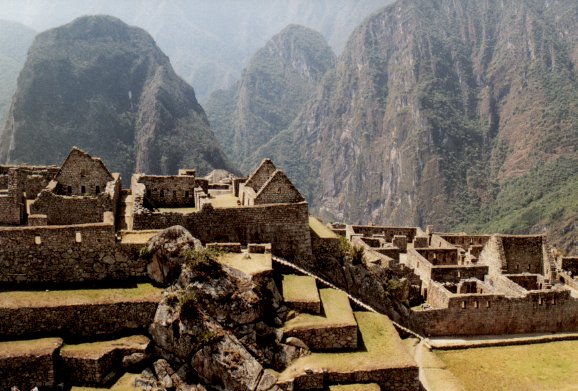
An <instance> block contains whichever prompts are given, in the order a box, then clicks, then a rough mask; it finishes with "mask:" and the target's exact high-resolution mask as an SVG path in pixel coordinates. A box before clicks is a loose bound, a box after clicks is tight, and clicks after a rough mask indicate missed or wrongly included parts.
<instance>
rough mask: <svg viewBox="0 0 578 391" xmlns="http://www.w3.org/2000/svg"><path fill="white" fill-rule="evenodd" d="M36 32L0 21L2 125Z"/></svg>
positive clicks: (0, 103) (0, 118) (0, 114)
mask: <svg viewBox="0 0 578 391" xmlns="http://www.w3.org/2000/svg"><path fill="white" fill-rule="evenodd" d="M34 35H36V31H34V30H33V29H31V28H30V27H27V26H25V25H23V24H20V23H15V22H10V21H7V20H1V19H0V124H4V120H5V115H6V113H7V112H8V108H9V107H10V100H11V99H12V95H14V91H15V90H16V79H17V78H18V74H19V73H20V70H21V69H22V66H23V65H24V62H25V61H26V52H27V51H28V48H29V47H30V44H31V43H32V40H33V39H34Z"/></svg>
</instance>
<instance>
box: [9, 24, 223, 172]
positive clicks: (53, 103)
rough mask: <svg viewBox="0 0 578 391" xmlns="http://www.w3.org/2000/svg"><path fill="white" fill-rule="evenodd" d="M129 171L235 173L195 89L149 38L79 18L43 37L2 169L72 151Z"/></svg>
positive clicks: (26, 72)
mask: <svg viewBox="0 0 578 391" xmlns="http://www.w3.org/2000/svg"><path fill="white" fill-rule="evenodd" d="M74 145H76V146H78V147H82V148H84V149H86V150H87V151H90V152H91V153H92V154H94V155H96V156H100V157H101V158H102V159H103V160H104V161H105V162H106V163H107V165H108V166H109V167H110V168H111V170H113V171H116V170H119V171H120V172H121V173H122V174H123V176H124V178H125V180H127V179H128V178H130V176H129V175H130V173H132V172H134V171H142V172H148V173H163V174H167V173H176V170H177V168H178V167H183V166H188V167H196V168H197V169H198V170H199V171H205V172H206V171H208V170H210V169H212V168H229V166H228V163H227V162H226V160H225V157H224V155H223V154H222V152H221V149H220V147H219V145H218V142H217V140H216V139H215V137H214V134H213V133H212V131H211V129H210V128H209V123H208V121H207V118H206V115H205V113H204V111H203V109H202V107H201V106H200V105H199V104H198V103H197V100H196V98H195V93H194V91H193V88H192V87H190V86H189V85H188V84H186V83H185V82H184V81H183V80H182V79H180V78H179V77H178V76H177V75H176V74H175V73H174V71H173V69H172V67H171V65H170V62H169V59H168V58H167V57H166V56H165V55H164V54H163V53H162V52H161V51H160V49H159V48H158V47H157V46H156V45H155V42H154V40H153V39H152V38H151V37H150V36H149V35H148V33H146V32H145V31H144V30H141V29H140V28H135V27H129V26H127V25H126V24H124V23H123V22H122V21H120V20H119V19H116V18H113V17H109V16H89V17H81V18H78V19H76V20H74V21H73V22H71V23H69V24H67V25H65V26H62V27H59V28H56V29H52V30H49V31H46V32H44V33H42V34H39V35H38V36H37V37H36V39H35V40H34V43H33V44H32V47H31V48H30V51H29V53H28V58H27V60H26V64H25V66H24V69H23V70H22V72H21V74H20V76H19V79H18V87H17V91H16V94H15V96H14V100H13V103H12V107H11V109H10V113H9V117H8V120H7V122H6V125H5V127H4V131H3V133H2V135H1V137H0V161H2V162H4V161H8V162H29V163H39V164H47V163H58V162H60V161H62V159H63V158H64V157H65V156H66V154H67V153H68V151H69V149H70V147H71V146H74Z"/></svg>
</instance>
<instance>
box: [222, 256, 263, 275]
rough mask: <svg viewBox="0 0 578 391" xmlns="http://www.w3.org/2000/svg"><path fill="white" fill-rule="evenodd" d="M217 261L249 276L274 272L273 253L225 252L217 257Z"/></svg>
mask: <svg viewBox="0 0 578 391" xmlns="http://www.w3.org/2000/svg"><path fill="white" fill-rule="evenodd" d="M217 262H219V263H221V264H223V265H227V266H229V267H232V268H233V269H237V270H239V271H240V272H242V273H244V274H245V275H247V276H249V277H256V276H259V275H261V274H269V273H272V272H273V261H272V259H271V254H258V253H247V252H240V253H223V254H221V255H219V257H218V258H217Z"/></svg>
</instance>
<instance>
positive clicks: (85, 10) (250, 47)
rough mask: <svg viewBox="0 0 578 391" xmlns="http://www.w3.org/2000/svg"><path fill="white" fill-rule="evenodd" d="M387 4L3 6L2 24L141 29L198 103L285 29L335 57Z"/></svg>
mask: <svg viewBox="0 0 578 391" xmlns="http://www.w3.org/2000/svg"><path fill="white" fill-rule="evenodd" d="M390 2H391V0H291V1H286V0H251V1H238V0H220V1H207V0H140V1H138V2H134V1H118V0H99V1H77V0H3V2H2V5H3V7H2V8H3V9H2V11H1V14H2V15H4V16H3V17H4V18H9V19H13V20H17V21H20V22H22V23H25V24H27V25H29V26H31V27H33V28H35V29H37V30H39V31H41V30H45V29H47V28H52V27H55V26H59V25H62V24H64V23H67V22H68V21H70V20H72V19H74V18H75V17H79V16H82V15H92V14H108V15H113V16H116V17H118V18H120V19H122V20H124V21H126V22H127V23H129V24H131V25H136V26H139V27H142V28H144V29H145V30H146V31H148V32H150V34H151V35H152V36H153V37H154V39H155V40H156V41H157V43H158V45H159V47H160V48H161V49H162V50H163V51H164V52H165V53H166V54H167V55H168V56H169V57H170V58H171V61H172V63H173V66H174V68H175V70H176V71H177V73H178V74H179V75H180V76H182V77H183V78H184V79H185V80H186V81H187V82H189V83H190V84H191V85H192V86H193V87H194V88H195V92H196V94H197V98H198V99H199V100H200V101H201V102H204V100H205V99H206V98H207V97H208V95H209V94H210V93H212V92H213V91H215V90H216V89H219V88H227V87H229V86H230V85H232V84H233V83H234V82H235V81H236V80H237V79H239V77H240V75H241V72H242V69H243V67H244V66H246V64H247V61H248V59H249V58H250V57H251V56H252V55H253V54H254V53H255V51H256V50H257V49H258V48H260V47H261V46H263V45H264V44H265V42H266V41H267V40H268V39H269V37H271V36H273V35H274V34H275V33H277V32H278V31H280V30H281V29H282V28H283V27H284V26H286V25H288V24H290V23H296V24H301V25H304V26H307V27H310V28H312V29H315V30H317V31H320V32H321V33H322V34H323V35H324V36H325V37H326V38H327V40H328V41H329V43H330V44H331V46H332V47H333V48H334V50H337V51H340V50H341V49H342V48H343V45H344V44H345V41H346V40H347V37H348V36H349V34H350V33H351V31H353V29H354V28H355V26H356V25H357V24H358V23H360V22H361V21H362V20H363V19H364V18H365V17H367V16H368V15H369V14H370V13H371V12H373V11H375V10H377V9H378V8H380V7H383V6H384V5H386V4H388V3H390Z"/></svg>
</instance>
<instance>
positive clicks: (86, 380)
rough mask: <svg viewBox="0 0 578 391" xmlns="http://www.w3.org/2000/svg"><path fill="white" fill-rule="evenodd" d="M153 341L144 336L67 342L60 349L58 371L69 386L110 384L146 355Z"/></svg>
mask: <svg viewBox="0 0 578 391" xmlns="http://www.w3.org/2000/svg"><path fill="white" fill-rule="evenodd" d="M149 344H150V340H149V339H148V338H147V337H145V336H144V335H133V336H130V337H125V338H120V339H115V340H111V341H100V342H91V343H84V344H77V345H64V346H63V347H62V348H61V349H60V364H59V372H60V373H61V374H62V379H61V380H62V381H64V382H65V383H66V384H70V385H76V386H78V385H91V386H107V385H109V383H110V382H111V381H112V380H113V379H115V378H116V377H117V376H118V375H119V374H120V373H121V372H124V368H126V367H129V366H131V365H133V366H134V365H135V364H138V363H140V362H142V361H143V360H145V359H146V358H147V349H148V347H149Z"/></svg>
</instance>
